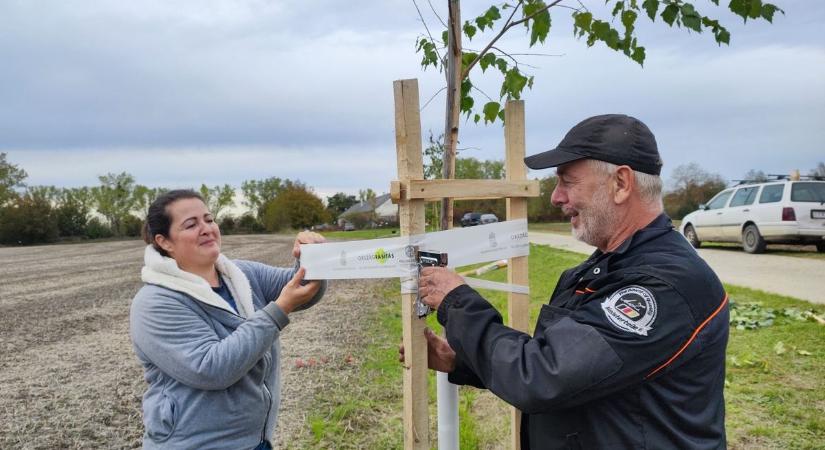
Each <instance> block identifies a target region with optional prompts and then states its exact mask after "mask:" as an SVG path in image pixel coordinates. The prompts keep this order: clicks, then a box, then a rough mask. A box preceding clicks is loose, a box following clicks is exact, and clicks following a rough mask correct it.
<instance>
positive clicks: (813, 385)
mask: <svg viewBox="0 0 825 450" xmlns="http://www.w3.org/2000/svg"><path fill="white" fill-rule="evenodd" d="M350 233H352V232H348V233H347V234H350ZM584 257H585V256H584V255H579V254H576V253H571V252H566V251H562V250H556V249H552V248H550V247H546V246H535V245H533V246H531V253H530V279H531V290H530V292H531V294H530V323H531V329H532V327H533V326H534V324H535V321H536V318H537V316H538V313H539V311H540V309H541V305H542V304H544V303H546V301H547V299H548V298H549V297H550V295H551V293H552V290H553V287H554V286H553V284H554V283H553V282H550V281H549V280H557V279H558V277H559V275H560V274H561V272H562V271H563V270H565V269H567V268H569V267H572V266H575V265H577V264H578V263H580V262H581V261H582V260H583V259H584ZM484 278H486V279H490V280H494V281H504V280H505V279H506V271H503V270H499V271H496V272H492V273H490V274H487V275H486V276H484ZM383 286H384V287H383V289H382V292H381V295H382V296H383V297H384V299H385V301H384V302H382V303H381V304H380V306H379V307H378V308H377V309H376V310H375V313H374V315H373V316H372V317H365V318H364V323H365V324H366V326H367V327H369V328H368V331H367V333H366V335H367V338H366V343H365V345H364V347H363V349H362V352H361V353H360V354H358V355H355V357H356V359H357V360H359V361H362V362H363V363H362V365H361V367H360V369H359V371H360V373H359V375H358V376H357V381H356V382H355V383H350V384H349V385H345V386H341V387H338V388H336V389H333V390H332V391H330V392H323V393H319V395H318V397H317V399H316V401H315V402H316V404H315V405H314V407H313V408H311V409H310V410H311V411H315V412H314V413H313V414H312V415H311V416H310V417H308V419H307V426H308V427H309V428H310V429H311V431H312V433H311V439H312V441H311V442H304V441H299V442H295V443H292V444H290V447H289V448H386V449H395V448H402V447H403V442H402V439H403V431H402V429H403V428H402V427H403V425H402V398H401V391H402V388H401V387H402V377H401V366H400V364H399V363H398V360H397V358H398V353H397V346H398V342H399V340H400V337H401V320H400V314H399V309H400V308H399V305H398V301H397V300H398V290H399V286H398V282H397V281H387V282H386V283H385V284H384V285H383ZM726 289H727V290H728V292H729V293H730V296H731V298H732V299H733V300H734V301H735V302H737V303H739V304H747V303H759V304H761V305H762V307H764V308H776V309H781V308H789V307H792V308H799V309H804V310H808V309H813V310H815V311H816V313H817V314H819V315H820V316H821V315H823V314H825V306H822V305H811V304H810V303H807V302H803V301H799V300H796V299H793V298H789V297H783V296H777V295H773V294H767V293H765V292H761V291H755V290H751V289H747V288H743V287H737V286H726ZM482 294H483V295H484V296H485V298H487V299H488V300H489V301H490V302H491V303H492V304H493V305H495V306H496V307H497V308H498V310H499V311H501V312H502V315H503V316H504V320H505V322H506V320H507V308H506V294H505V293H501V292H492V291H484V292H482ZM427 320H428V325H429V326H430V327H431V328H433V329H434V330H439V329H440V327H439V326H438V324H437V323H436V321H435V318H434V317H433V316H430V317H428V319H427ZM780 342H781V343H782V344H781V346H780V345H779V344H778V343H780ZM822 342H825V326H822V325H819V324H817V323H815V322H804V321H798V320H795V319H793V318H790V317H786V316H780V317H778V318H777V319H775V321H774V324H773V325H772V326H770V327H765V328H758V329H755V330H736V329H731V337H730V343H729V345H728V369H727V379H726V392H725V398H726V405H727V422H726V425H727V432H728V443H729V445H730V447H731V448H734V449H736V448H822V447H821V443H822V442H825V378H823V377H822V376H821V374H822V372H823V371H825V350H823V349H822ZM777 348H779V350H777ZM434 378H435V377H434V376H430V397H431V398H430V407H431V414H430V417H431V421H430V422H431V430H430V436H431V442H432V446H433V448H435V445H436V443H435V438H436V436H437V433H436V432H435V421H436V420H435V417H436V414H435V379H434ZM459 414H460V421H461V428H460V440H461V448H462V449H486V448H507V447H508V446H509V420H510V419H509V408H508V407H507V406H506V405H505V404H504V403H503V402H501V401H499V400H497V399H495V398H493V396H492V395H491V394H489V393H488V392H486V391H480V390H476V389H474V388H469V387H462V388H461V389H460V403H459Z"/></svg>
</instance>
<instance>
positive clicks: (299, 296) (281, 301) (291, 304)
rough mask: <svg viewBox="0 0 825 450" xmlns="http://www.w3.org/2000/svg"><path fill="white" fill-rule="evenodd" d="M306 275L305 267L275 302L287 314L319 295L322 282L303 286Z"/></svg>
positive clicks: (299, 270)
mask: <svg viewBox="0 0 825 450" xmlns="http://www.w3.org/2000/svg"><path fill="white" fill-rule="evenodd" d="M304 274H306V269H304V268H303V267H301V268H300V269H298V271H297V272H295V275H294V276H293V277H292V279H291V280H289V282H288V283H287V284H286V286H284V288H283V289H281V295H279V296H278V299H277V300H275V304H276V305H278V307H279V308H281V310H282V311H283V312H284V313H285V314H289V313H291V312H292V311H294V310H295V308H297V307H299V306H301V305H303V304H305V303H307V302H308V301H310V300H312V297H313V296H315V293H317V292H318V289H319V288H320V287H321V282H320V281H317V280H316V281H310V282H308V283H307V284H305V285H303V286H301V281H303V280H304Z"/></svg>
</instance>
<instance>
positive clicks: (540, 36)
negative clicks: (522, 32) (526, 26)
mask: <svg viewBox="0 0 825 450" xmlns="http://www.w3.org/2000/svg"><path fill="white" fill-rule="evenodd" d="M549 33H550V11H542V12H541V13H539V14H537V15H536V16H535V17H533V27H532V29H531V30H530V46H531V47H532V46H533V45H535V43H536V42H541V43H542V44H543V43H544V41H545V39H547V35H548V34H549Z"/></svg>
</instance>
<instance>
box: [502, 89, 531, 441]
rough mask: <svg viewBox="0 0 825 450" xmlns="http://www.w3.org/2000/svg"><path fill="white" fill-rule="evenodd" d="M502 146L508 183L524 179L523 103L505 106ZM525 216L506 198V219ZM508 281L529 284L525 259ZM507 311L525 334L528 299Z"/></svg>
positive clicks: (520, 203) (516, 437)
mask: <svg viewBox="0 0 825 450" xmlns="http://www.w3.org/2000/svg"><path fill="white" fill-rule="evenodd" d="M504 124H505V125H504V147H505V153H506V158H507V159H506V162H505V172H506V174H507V180H508V181H521V180H526V179H527V166H525V165H524V155H525V148H524V147H525V144H524V140H525V138H524V136H525V131H524V102H523V101H521V100H511V101H508V102H507V105H506V106H505V107H504ZM526 217H527V199H526V198H507V220H513V219H524V218H526ZM507 282H508V283H510V284H517V285H524V286H526V285H529V276H528V268H527V257H526V256H520V257H518V258H511V259H510V264H509V265H508V267H507ZM507 300H508V301H507V311H508V314H509V321H510V323H509V325H510V327H511V328H513V329H516V330H519V331H524V332H525V333H527V332H528V330H527V328H528V326H529V323H530V297H529V296H528V295H525V294H516V293H512V292H511V293H509V294H508V297H507ZM510 418H511V424H510V434H511V436H510V439H511V440H510V442H511V443H512V444H513V449H515V450H519V449H521V437H520V435H521V411H519V410H517V409H516V408H514V407H513V408H511V414H510Z"/></svg>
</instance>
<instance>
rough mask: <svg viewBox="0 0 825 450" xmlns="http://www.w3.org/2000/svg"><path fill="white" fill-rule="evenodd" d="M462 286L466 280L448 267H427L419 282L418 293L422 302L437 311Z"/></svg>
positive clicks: (422, 271) (423, 270)
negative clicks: (447, 297) (448, 295)
mask: <svg viewBox="0 0 825 450" xmlns="http://www.w3.org/2000/svg"><path fill="white" fill-rule="evenodd" d="M462 284H465V283H464V278H461V276H460V275H459V274H457V273H455V272H453V271H452V270H450V269H448V268H446V267H425V268H424V269H422V270H421V278H419V280H418V292H419V294H420V295H421V301H422V302H424V303H425V304H426V305H428V306H429V307H430V308H432V309H436V310H437V309H438V307H439V306H441V302H442V301H444V297H445V296H446V295H447V294H449V293H450V291H452V290H453V289H455V288H457V287H459V286H461V285H462Z"/></svg>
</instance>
